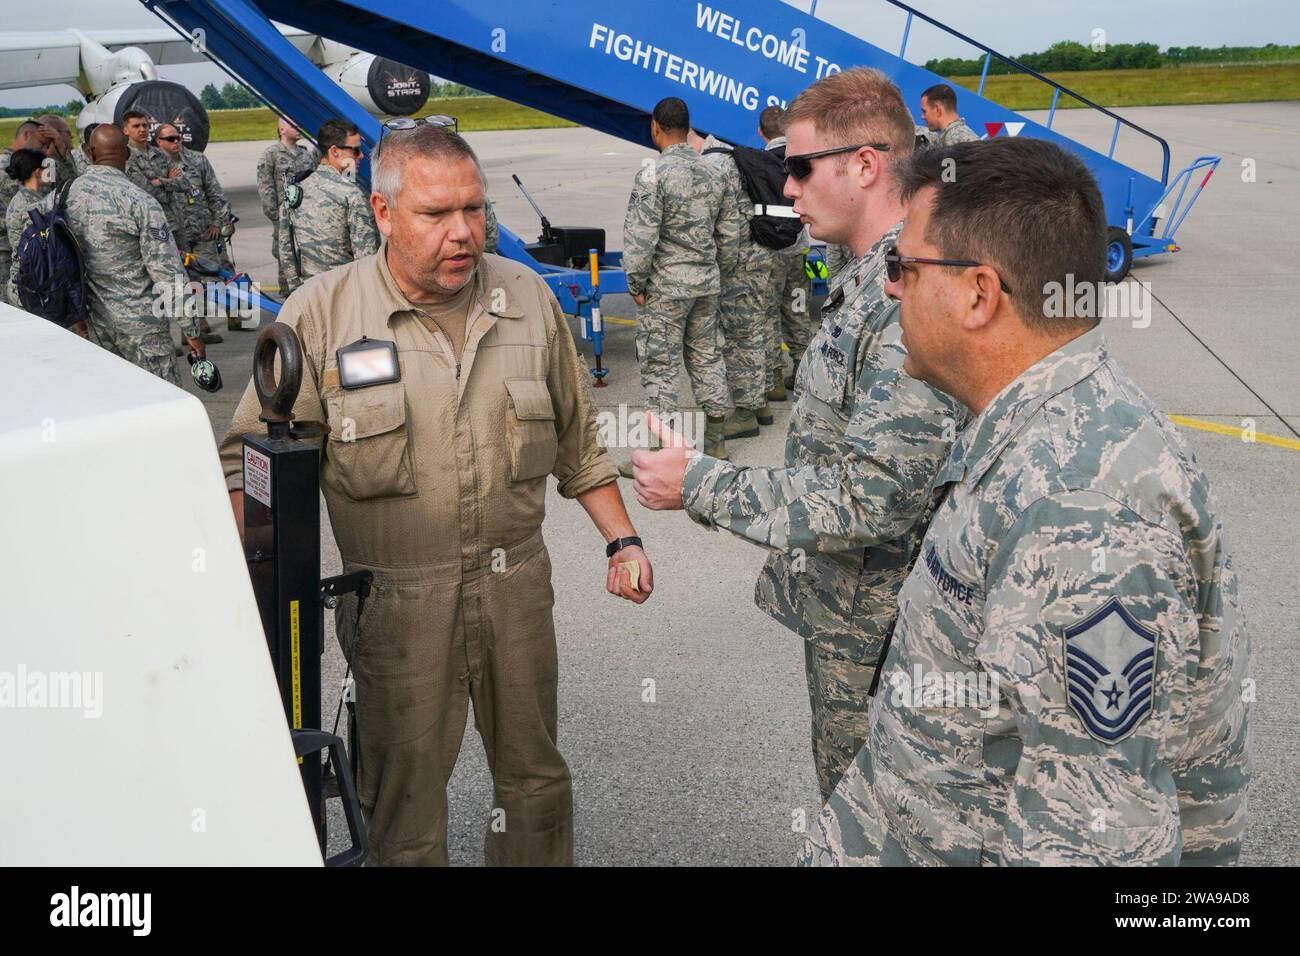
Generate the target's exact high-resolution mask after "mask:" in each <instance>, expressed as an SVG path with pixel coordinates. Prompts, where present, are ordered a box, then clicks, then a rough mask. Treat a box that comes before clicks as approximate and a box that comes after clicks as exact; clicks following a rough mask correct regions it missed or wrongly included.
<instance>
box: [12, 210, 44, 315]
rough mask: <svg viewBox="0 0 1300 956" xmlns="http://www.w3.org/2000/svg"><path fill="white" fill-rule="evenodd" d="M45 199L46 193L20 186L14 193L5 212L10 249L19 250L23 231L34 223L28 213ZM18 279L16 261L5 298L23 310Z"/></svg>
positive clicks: (16, 261) (15, 261)
mask: <svg viewBox="0 0 1300 956" xmlns="http://www.w3.org/2000/svg"><path fill="white" fill-rule="evenodd" d="M44 198H45V193H43V192H41V191H40V190H36V189H29V188H28V187H26V186H19V187H18V192H16V193H14V196H13V198H12V199H10V200H9V206H8V208H6V210H5V236H6V237H7V238H6V241H7V242H8V243H9V248H10V249H17V248H18V240H19V239H21V238H22V236H23V230H25V229H26V228H27V227H28V226H30V225H31V223H32V219H31V216H29V215H28V211H29V210H31V209H32V207H34V206H38V205H40V202H41V200H42V199H44ZM17 277H18V260H17V259H14V260H13V264H12V265H11V266H10V268H9V272H8V274H7V276H6V278H7V279H8V282H7V283H6V286H5V296H6V298H7V299H8V301H9V304H10V305H13V306H18V307H19V308H21V307H22V306H21V305H20V304H19V302H18V289H17V287H16V286H15V281H16V280H17Z"/></svg>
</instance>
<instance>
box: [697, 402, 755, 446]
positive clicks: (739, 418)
mask: <svg viewBox="0 0 1300 956" xmlns="http://www.w3.org/2000/svg"><path fill="white" fill-rule="evenodd" d="M709 421H710V422H712V419H710V420H709ZM722 431H723V434H722V437H723V439H724V440H727V441H729V440H731V439H732V438H757V437H758V418H757V416H755V414H754V410H753V409H752V408H738V409H736V410H735V411H734V412H732V413H731V414H730V415H728V416H727V418H726V420H725V421H724V423H723V427H722Z"/></svg>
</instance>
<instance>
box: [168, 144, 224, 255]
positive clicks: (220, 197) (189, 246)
mask: <svg viewBox="0 0 1300 956" xmlns="http://www.w3.org/2000/svg"><path fill="white" fill-rule="evenodd" d="M180 163H181V170H182V171H183V172H184V174H185V181H186V183H187V184H188V186H189V189H188V191H187V192H186V194H185V203H184V205H183V206H182V207H181V209H182V218H183V219H184V223H185V245H184V247H183V248H184V249H185V251H187V252H192V253H194V254H195V255H197V256H204V257H205V258H209V259H217V260H219V261H220V262H221V263H222V264H223V265H224V266H225V267H226V268H227V269H230V268H233V265H234V263H233V262H232V260H231V258H230V255H229V253H228V252H227V251H226V244H225V243H224V242H223V241H222V240H221V237H220V235H219V234H218V235H217V236H215V237H209V235H208V233H209V232H210V231H211V230H212V228H213V227H217V228H218V229H219V228H220V227H221V225H222V224H223V223H226V222H229V221H231V220H232V219H233V217H234V210H232V209H231V207H230V200H228V199H227V198H226V192H225V190H224V189H222V188H221V183H220V181H219V180H218V179H217V174H216V172H215V171H214V170H213V169H212V163H211V162H210V161H209V160H208V157H206V156H204V155H203V154H202V153H200V152H198V151H197V150H193V149H189V148H188V147H185V146H182V147H181V156H180ZM218 244H220V248H218Z"/></svg>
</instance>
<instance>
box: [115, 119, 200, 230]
mask: <svg viewBox="0 0 1300 956" xmlns="http://www.w3.org/2000/svg"><path fill="white" fill-rule="evenodd" d="M126 175H127V178H128V179H130V180H131V182H133V183H135V184H136V185H137V186H139V187H140V188H141V189H143V190H144V191H145V192H146V193H148V194H149V195H150V196H152V197H153V198H154V201H156V202H157V203H158V205H159V207H160V208H161V209H162V211H163V215H164V216H166V217H167V226H168V229H169V230H170V232H171V236H172V241H173V242H175V243H176V244H177V247H178V248H179V245H180V243H181V242H182V241H183V239H184V236H185V215H184V212H183V210H184V207H185V201H186V198H187V197H188V195H189V189H190V187H189V182H188V180H186V178H185V173H184V171H183V170H182V169H181V166H180V164H179V163H178V162H177V161H176V160H174V159H172V158H171V157H170V156H168V155H167V154H166V153H165V152H163V150H162V148H161V147H159V146H157V145H155V144H153V143H150V144H149V145H147V146H145V147H143V148H137V147H136V146H135V144H134V143H132V144H131V155H130V158H128V159H127V161H126Z"/></svg>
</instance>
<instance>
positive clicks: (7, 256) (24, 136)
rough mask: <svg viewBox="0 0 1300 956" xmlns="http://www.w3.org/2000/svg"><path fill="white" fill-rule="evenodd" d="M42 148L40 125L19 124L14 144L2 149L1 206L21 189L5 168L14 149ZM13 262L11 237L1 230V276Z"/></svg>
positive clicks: (6, 276) (3, 275)
mask: <svg viewBox="0 0 1300 956" xmlns="http://www.w3.org/2000/svg"><path fill="white" fill-rule="evenodd" d="M40 148H41V142H40V126H39V125H38V124H37V123H33V122H31V121H30V120H29V121H28V122H25V123H21V124H19V126H18V131H17V133H15V134H14V143H13V146H12V147H9V148H6V149H3V150H0V208H5V209H7V208H8V207H9V201H10V200H11V199H13V198H14V196H15V194H17V192H18V189H19V184H18V181H17V180H14V179H10V178H9V176H8V175H7V174H6V173H5V170H6V169H8V168H9V158H10V157H11V156H13V154H14V150H17V149H40ZM12 262H13V249H12V248H11V247H10V245H9V237H8V236H7V235H6V234H5V233H3V232H0V277H3V278H5V279H7V278H8V276H9V267H10V265H11V263H12Z"/></svg>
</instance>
